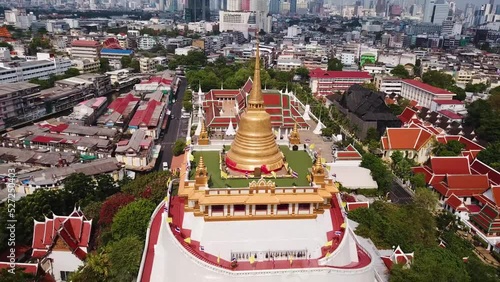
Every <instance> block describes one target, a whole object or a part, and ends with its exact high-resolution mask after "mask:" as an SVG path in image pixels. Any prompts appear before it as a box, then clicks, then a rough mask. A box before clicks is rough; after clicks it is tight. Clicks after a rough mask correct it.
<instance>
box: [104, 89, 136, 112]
mask: <svg viewBox="0 0 500 282" xmlns="http://www.w3.org/2000/svg"><path fill="white" fill-rule="evenodd" d="M139 100H140V98H138V97H135V96H134V95H132V94H130V93H129V94H127V95H126V96H124V97H118V98H116V99H115V100H114V101H113V102H111V104H109V106H108V109H112V110H114V111H115V112H118V113H120V114H123V112H125V109H127V106H128V105H129V103H130V102H132V101H136V102H137V101H139Z"/></svg>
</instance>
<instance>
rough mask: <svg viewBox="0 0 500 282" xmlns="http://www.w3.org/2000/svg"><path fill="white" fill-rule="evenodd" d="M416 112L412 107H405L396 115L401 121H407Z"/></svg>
mask: <svg viewBox="0 0 500 282" xmlns="http://www.w3.org/2000/svg"><path fill="white" fill-rule="evenodd" d="M416 114H417V111H415V110H414V109H411V108H408V107H406V108H405V109H404V110H403V112H402V113H401V114H400V115H399V116H398V118H399V120H401V121H402V122H403V123H407V122H409V121H410V120H412V119H413V117H414V116H415V115H416Z"/></svg>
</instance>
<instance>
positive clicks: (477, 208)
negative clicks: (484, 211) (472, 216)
mask: <svg viewBox="0 0 500 282" xmlns="http://www.w3.org/2000/svg"><path fill="white" fill-rule="evenodd" d="M465 206H466V207H467V210H469V212H470V213H478V212H480V211H481V207H480V206H478V205H465Z"/></svg>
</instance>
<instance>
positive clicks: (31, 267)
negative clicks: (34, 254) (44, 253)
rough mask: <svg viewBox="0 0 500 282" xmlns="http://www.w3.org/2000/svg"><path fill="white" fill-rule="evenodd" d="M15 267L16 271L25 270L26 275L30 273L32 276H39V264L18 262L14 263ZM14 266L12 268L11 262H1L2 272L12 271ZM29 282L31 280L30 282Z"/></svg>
mask: <svg viewBox="0 0 500 282" xmlns="http://www.w3.org/2000/svg"><path fill="white" fill-rule="evenodd" d="M14 265H15V269H16V270H18V269H24V271H23V272H24V273H30V274H33V275H37V274H38V264H37V263H19V262H16V263H14ZM11 268H12V266H11V263H10V262H3V261H2V262H0V270H1V269H11ZM28 281H29V280H28Z"/></svg>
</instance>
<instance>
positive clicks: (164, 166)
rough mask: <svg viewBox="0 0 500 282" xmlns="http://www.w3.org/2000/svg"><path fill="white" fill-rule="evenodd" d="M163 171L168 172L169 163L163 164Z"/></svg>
mask: <svg viewBox="0 0 500 282" xmlns="http://www.w3.org/2000/svg"><path fill="white" fill-rule="evenodd" d="M162 169H163V170H164V171H165V170H168V162H163V166H162Z"/></svg>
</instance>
